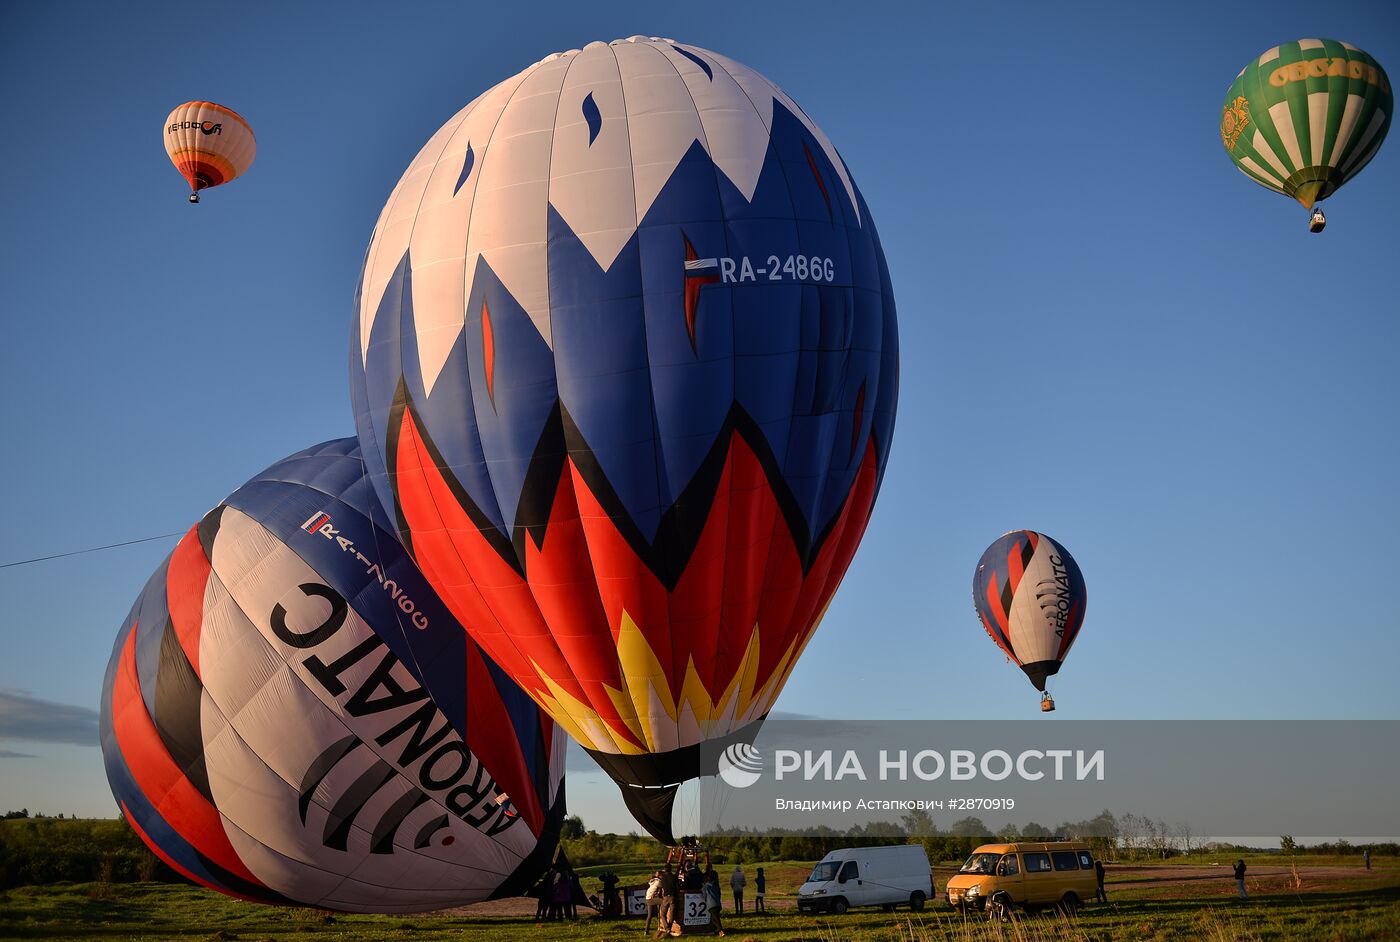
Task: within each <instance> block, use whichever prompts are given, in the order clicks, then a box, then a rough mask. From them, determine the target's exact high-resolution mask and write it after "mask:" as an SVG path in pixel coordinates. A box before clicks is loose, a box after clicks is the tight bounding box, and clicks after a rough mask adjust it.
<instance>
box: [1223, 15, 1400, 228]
mask: <svg viewBox="0 0 1400 942" xmlns="http://www.w3.org/2000/svg"><path fill="white" fill-rule="evenodd" d="M1394 111H1395V99H1394V96H1393V95H1392V94H1391V89H1390V79H1389V78H1387V77H1386V74H1385V70H1384V69H1382V68H1381V67H1380V63H1378V62H1376V60H1375V59H1372V58H1371V57H1370V56H1369V55H1367V54H1366V53H1365V52H1363V51H1362V50H1360V49H1357V48H1356V47H1355V46H1352V45H1350V44H1348V43H1344V42H1338V41H1337V40H1335V39H1300V40H1298V41H1297V42H1291V43H1284V44H1282V45H1280V46H1275V47H1274V48H1272V49H1270V50H1267V51H1266V52H1265V53H1264V54H1263V55H1261V56H1259V58H1257V59H1255V60H1254V61H1253V62H1251V63H1250V64H1249V65H1247V66H1245V67H1244V68H1243V69H1242V70H1241V71H1240V74H1239V75H1238V76H1236V77H1235V81H1234V82H1233V83H1231V85H1230V88H1229V91H1227V92H1226V93H1225V105H1224V108H1223V110H1222V112H1221V117H1220V138H1221V141H1222V142H1223V143H1224V145H1225V150H1226V151H1227V152H1228V153H1229V155H1230V159H1231V160H1232V161H1234V164H1235V166H1236V167H1238V168H1239V170H1240V172H1241V173H1243V174H1244V175H1245V176H1247V177H1249V178H1250V179H1251V180H1253V181H1254V182H1255V183H1258V184H1260V185H1261V186H1265V187H1268V188H1269V189H1271V190H1274V191H1275V192H1277V193H1282V194H1284V195H1285V196H1289V197H1291V198H1293V199H1296V200H1297V201H1298V202H1300V203H1302V204H1303V205H1304V206H1306V207H1308V208H1309V209H1311V208H1312V206H1313V204H1314V203H1316V202H1318V201H1319V200H1323V199H1326V198H1327V197H1328V196H1330V195H1331V194H1332V193H1335V192H1336V191H1337V189H1338V188H1339V187H1340V186H1341V185H1342V184H1344V183H1345V182H1346V181H1347V180H1349V179H1351V178H1352V177H1354V176H1356V174H1357V173H1359V172H1360V171H1361V168H1362V167H1365V166H1366V164H1367V163H1369V162H1370V160H1371V158H1372V157H1374V156H1375V155H1376V151H1378V150H1379V149H1380V146H1381V142H1382V141H1383V140H1385V134H1386V131H1388V130H1389V129H1390V117H1391V115H1392V114H1393V113H1394Z"/></svg>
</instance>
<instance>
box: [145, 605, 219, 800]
mask: <svg viewBox="0 0 1400 942" xmlns="http://www.w3.org/2000/svg"><path fill="white" fill-rule="evenodd" d="M203 690H204V684H203V683H202V682H201V681H200V679H199V675H198V674H196V673H195V672H194V667H193V666H191V664H190V660H189V658H188V657H186V656H185V649H184V648H183V647H181V646H180V637H179V635H177V634H175V625H174V624H173V623H172V622H171V621H170V619H169V618H166V620H165V628H164V630H163V631H162V632H161V636H160V666H159V667H158V668H157V669H156V709H155V716H153V717H152V719H153V720H154V721H155V725H156V731H157V732H158V733H160V741H161V742H162V743H164V744H165V749H166V751H167V752H169V753H170V758H172V759H174V760H175V765H176V766H178V767H179V769H180V771H181V773H183V774H184V776H185V778H187V779H189V780H190V784H191V785H193V786H194V787H195V790H196V791H198V792H199V793H200V794H201V795H203V796H204V797H205V799H206V800H207V801H208V802H209V803H210V804H211V805H212V804H213V803H214V796H213V794H212V793H211V792H210V790H209V770H208V768H207V767H206V766H205V763H204V730H203V727H202V726H201V724H200V719H199V706H200V704H199V701H200V695H201V694H202V693H203Z"/></svg>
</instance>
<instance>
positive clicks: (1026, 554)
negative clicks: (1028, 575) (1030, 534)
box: [1021, 539, 1035, 572]
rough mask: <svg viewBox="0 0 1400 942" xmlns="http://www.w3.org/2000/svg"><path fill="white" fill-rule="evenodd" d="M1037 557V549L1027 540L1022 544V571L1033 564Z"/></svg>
mask: <svg viewBox="0 0 1400 942" xmlns="http://www.w3.org/2000/svg"><path fill="white" fill-rule="evenodd" d="M1034 556H1035V547H1034V546H1032V545H1031V541H1030V540H1029V539H1027V540H1026V541H1025V542H1023V543H1022V544H1021V571H1022V572H1024V571H1025V570H1026V569H1027V568H1028V567H1029V566H1030V564H1031V559H1032V558H1033V557H1034Z"/></svg>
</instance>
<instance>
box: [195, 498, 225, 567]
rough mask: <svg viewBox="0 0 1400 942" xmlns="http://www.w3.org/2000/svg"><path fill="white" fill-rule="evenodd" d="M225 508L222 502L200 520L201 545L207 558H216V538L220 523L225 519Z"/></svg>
mask: <svg viewBox="0 0 1400 942" xmlns="http://www.w3.org/2000/svg"><path fill="white" fill-rule="evenodd" d="M225 509H226V508H225V507H224V505H223V504H220V505H219V506H217V507H215V508H214V509H213V510H211V511H209V512H208V513H207V514H205V515H204V519H203V520H201V521H199V545H200V546H202V547H204V557H205V558H206V559H213V558H214V539H215V538H216V537H217V536H218V535H219V525H220V523H222V521H223V517H224V510H225Z"/></svg>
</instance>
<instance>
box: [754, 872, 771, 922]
mask: <svg viewBox="0 0 1400 942" xmlns="http://www.w3.org/2000/svg"><path fill="white" fill-rule="evenodd" d="M753 887H754V898H753V911H754V912H756V913H765V912H767V911H768V910H767V909H765V908H764V906H763V891H764V890H765V889H767V888H768V880H767V879H766V878H765V877H764V876H763V868H762V867H759V868H758V873H757V874H755V875H754V878H753Z"/></svg>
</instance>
